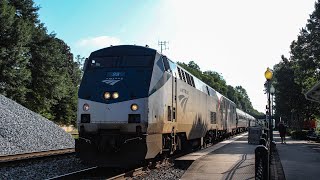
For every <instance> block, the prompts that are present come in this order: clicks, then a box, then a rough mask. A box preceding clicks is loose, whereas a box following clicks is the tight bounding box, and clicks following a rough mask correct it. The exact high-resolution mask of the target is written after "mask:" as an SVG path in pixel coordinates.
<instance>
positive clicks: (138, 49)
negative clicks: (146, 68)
mask: <svg viewBox="0 0 320 180" xmlns="http://www.w3.org/2000/svg"><path fill="white" fill-rule="evenodd" d="M155 53H156V50H154V49H151V48H149V47H144V46H136V45H120V46H110V47H106V48H103V49H99V50H97V51H94V52H92V53H91V54H90V57H91V56H95V57H97V56H108V55H110V54H112V55H119V56H120V55H126V56H130V55H131V56H134V55H146V56H148V55H155Z"/></svg>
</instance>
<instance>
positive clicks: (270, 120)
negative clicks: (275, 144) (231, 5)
mask: <svg viewBox="0 0 320 180" xmlns="http://www.w3.org/2000/svg"><path fill="white" fill-rule="evenodd" d="M270 85H271V82H270V81H268V90H269V93H268V107H269V131H270V143H271V142H272V141H273V126H272V124H273V123H272V117H271V115H272V113H271V101H270V87H271V86H270Z"/></svg>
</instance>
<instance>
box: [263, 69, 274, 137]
mask: <svg viewBox="0 0 320 180" xmlns="http://www.w3.org/2000/svg"><path fill="white" fill-rule="evenodd" d="M272 75H273V74H272V71H271V70H270V69H269V68H267V70H266V72H265V73H264V77H265V78H266V79H267V94H268V116H269V139H270V143H271V142H272V141H273V132H272V131H273V128H272V119H271V106H270V88H271V79H272Z"/></svg>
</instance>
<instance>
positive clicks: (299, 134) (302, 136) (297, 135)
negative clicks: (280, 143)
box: [291, 130, 308, 140]
mask: <svg viewBox="0 0 320 180" xmlns="http://www.w3.org/2000/svg"><path fill="white" fill-rule="evenodd" d="M307 134H308V131H306V130H302V131H292V132H291V138H292V139H299V140H306V139H307Z"/></svg>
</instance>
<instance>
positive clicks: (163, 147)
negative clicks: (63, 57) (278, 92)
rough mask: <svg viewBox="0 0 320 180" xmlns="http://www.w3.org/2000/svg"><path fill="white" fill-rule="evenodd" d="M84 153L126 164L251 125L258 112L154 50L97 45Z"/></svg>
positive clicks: (84, 90) (80, 144) (85, 97)
mask: <svg viewBox="0 0 320 180" xmlns="http://www.w3.org/2000/svg"><path fill="white" fill-rule="evenodd" d="M77 121H78V129H79V140H78V141H77V142H76V152H77V153H78V155H79V157H80V158H81V159H82V160H84V161H86V162H88V163H92V164H96V165H99V166H113V167H115V166H128V165H131V164H135V163H137V162H141V161H144V160H148V159H153V158H155V157H157V156H161V155H163V154H172V153H173V152H175V151H179V150H184V149H188V148H189V149H190V148H199V147H201V146H203V145H205V144H208V143H211V142H214V141H216V140H217V139H221V138H223V137H227V136H230V135H233V134H235V133H237V132H241V131H245V130H246V129H247V127H248V126H252V125H254V124H255V119H254V118H253V117H252V116H250V115H249V114H247V113H245V112H243V111H241V110H240V109H237V108H236V105H235V103H233V102H232V101H230V100H229V99H227V98H226V97H225V96H223V95H221V94H219V93H218V92H217V91H215V90H214V89H212V88H211V87H209V86H208V85H206V84H205V83H203V82H202V81H200V80H199V79H197V78H196V77H195V76H193V75H192V74H191V73H189V72H188V71H186V70H185V69H183V68H182V67H181V66H179V65H178V64H176V63H174V62H173V61H171V60H170V59H168V58H167V57H166V56H164V55H162V54H160V53H158V52H157V51H156V50H154V49H151V48H148V47H142V46H131V45H122V46H112V47H108V48H104V49H100V50H97V51H95V52H92V53H91V55H90V57H89V58H88V59H87V60H86V63H85V71H84V75H83V78H82V82H81V85H80V88H79V101H78V112H77Z"/></svg>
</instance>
